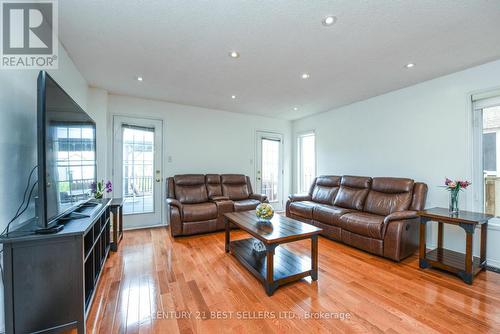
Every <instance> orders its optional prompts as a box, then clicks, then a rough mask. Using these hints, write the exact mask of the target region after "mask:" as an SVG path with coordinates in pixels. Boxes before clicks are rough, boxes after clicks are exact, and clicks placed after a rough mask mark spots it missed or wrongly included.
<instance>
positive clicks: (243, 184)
mask: <svg viewBox="0 0 500 334" xmlns="http://www.w3.org/2000/svg"><path fill="white" fill-rule="evenodd" d="M221 183H222V194H223V195H224V196H227V197H229V199H232V200H235V201H239V200H242V199H247V198H248V196H249V195H250V192H249V190H248V185H247V178H246V176H245V175H240V174H224V175H221Z"/></svg>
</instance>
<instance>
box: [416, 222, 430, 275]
mask: <svg viewBox="0 0 500 334" xmlns="http://www.w3.org/2000/svg"><path fill="white" fill-rule="evenodd" d="M428 221H429V219H427V218H424V217H420V242H419V261H418V262H419V266H420V268H422V269H425V268H428V267H429V263H428V262H427V260H426V258H425V257H426V253H427V246H426V237H427V236H426V232H427V228H426V227H427V222H428Z"/></svg>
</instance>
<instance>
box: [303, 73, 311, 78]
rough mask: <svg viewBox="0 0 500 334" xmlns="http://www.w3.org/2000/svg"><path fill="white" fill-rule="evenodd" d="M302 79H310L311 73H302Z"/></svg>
mask: <svg viewBox="0 0 500 334" xmlns="http://www.w3.org/2000/svg"><path fill="white" fill-rule="evenodd" d="M301 77H302V79H309V78H310V77H311V75H310V74H309V73H302V76H301Z"/></svg>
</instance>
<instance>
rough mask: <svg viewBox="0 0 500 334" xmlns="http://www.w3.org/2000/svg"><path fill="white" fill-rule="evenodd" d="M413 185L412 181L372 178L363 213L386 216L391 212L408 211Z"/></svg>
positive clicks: (393, 178)
mask: <svg viewBox="0 0 500 334" xmlns="http://www.w3.org/2000/svg"><path fill="white" fill-rule="evenodd" d="M414 183H415V182H414V181H413V180H412V179H404V178H395V177H374V178H373V180H372V187H371V190H370V192H369V193H368V196H367V197H366V202H365V207H364V211H366V212H370V213H374V214H377V215H382V216H387V215H389V214H391V213H393V212H398V211H404V210H408V208H409V207H410V205H411V201H412V195H413V186H414Z"/></svg>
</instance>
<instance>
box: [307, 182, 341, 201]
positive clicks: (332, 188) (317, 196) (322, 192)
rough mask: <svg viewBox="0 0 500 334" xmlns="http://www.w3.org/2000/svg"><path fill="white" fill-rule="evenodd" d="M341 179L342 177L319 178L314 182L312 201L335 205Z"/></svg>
mask: <svg viewBox="0 0 500 334" xmlns="http://www.w3.org/2000/svg"><path fill="white" fill-rule="evenodd" d="M340 179H341V178H340V176H333V175H323V176H318V177H317V178H316V180H315V182H314V188H313V191H312V194H311V197H312V200H313V201H314V202H317V203H321V204H330V205H333V200H334V199H335V195H337V192H338V191H339V187H340Z"/></svg>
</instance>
